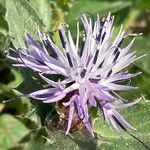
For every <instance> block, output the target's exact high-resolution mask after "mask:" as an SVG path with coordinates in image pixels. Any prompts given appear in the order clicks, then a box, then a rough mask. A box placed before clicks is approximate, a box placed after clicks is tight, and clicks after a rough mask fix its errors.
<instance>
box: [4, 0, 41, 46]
mask: <svg viewBox="0 0 150 150" xmlns="http://www.w3.org/2000/svg"><path fill="white" fill-rule="evenodd" d="M6 20H7V22H8V26H9V34H10V36H11V37H12V42H13V44H14V46H16V47H23V45H24V39H23V37H24V33H25V32H28V33H30V34H31V35H32V36H33V37H35V38H37V39H38V31H37V28H38V27H42V26H43V25H42V22H41V20H40V19H39V17H38V15H37V14H36V12H35V11H34V10H33V8H32V7H31V6H30V5H29V4H28V3H27V2H26V1H25V0H6Z"/></svg>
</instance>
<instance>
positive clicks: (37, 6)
mask: <svg viewBox="0 0 150 150" xmlns="http://www.w3.org/2000/svg"><path fill="white" fill-rule="evenodd" d="M29 3H30V4H31V6H32V7H33V9H34V10H35V11H36V12H37V15H38V16H39V18H40V19H41V20H42V21H43V24H44V25H45V26H46V28H47V29H50V25H51V22H52V18H51V17H52V10H51V3H50V0H38V1H37V0H30V1H29Z"/></svg>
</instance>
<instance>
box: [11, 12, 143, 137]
mask: <svg viewBox="0 0 150 150" xmlns="http://www.w3.org/2000/svg"><path fill="white" fill-rule="evenodd" d="M81 20H82V23H83V26H84V34H83V38H82V41H81V42H80V43H81V46H80V47H79V39H80V38H79V24H78V23H77V39H76V43H74V41H73V39H72V36H71V33H70V31H69V30H68V31H67V35H66V31H65V26H64V25H60V27H59V29H58V32H59V37H60V40H61V43H62V49H60V48H58V47H57V45H56V44H55V43H54V42H53V41H52V39H51V38H50V37H49V36H48V35H45V34H43V33H40V38H41V43H38V42H36V41H35V40H34V39H33V38H32V37H31V36H30V35H28V34H27V33H26V34H25V41H26V48H22V49H20V50H16V49H12V51H14V52H15V53H16V55H15V56H8V57H9V58H10V59H11V60H13V61H15V62H16V64H15V66H19V67H28V68H31V69H33V70H34V71H37V72H39V74H40V76H41V78H42V79H43V80H44V81H45V82H46V83H48V84H49V85H51V88H47V89H42V90H39V91H35V92H33V93H30V94H29V96H30V97H32V98H34V99H37V100H41V101H43V102H44V103H52V102H57V101H61V100H63V98H65V97H67V95H68V94H70V93H71V95H72V96H71V98H69V99H68V101H67V102H64V101H62V103H63V105H64V106H66V107H69V116H68V127H67V131H66V134H67V133H68V132H69V130H70V128H71V123H72V120H73V119H74V115H75V113H76V114H78V117H79V119H81V120H82V121H83V123H84V125H85V127H86V128H87V130H88V131H89V132H90V133H91V134H92V135H93V136H94V134H93V129H92V124H91V120H90V116H89V108H90V107H92V106H93V107H98V108H100V109H101V110H102V112H103V116H104V120H105V121H106V122H107V123H108V124H109V125H111V126H112V127H113V128H114V129H115V130H116V131H117V132H118V134H119V135H120V134H121V133H120V131H119V129H118V126H120V127H122V128H124V129H126V128H131V129H135V128H134V127H132V126H131V125H130V124H129V123H128V122H127V121H126V120H125V119H124V118H123V117H122V116H121V115H120V114H119V113H118V112H117V110H116V109H118V108H126V107H129V106H132V105H134V104H136V103H138V101H137V102H132V103H129V104H122V101H123V99H122V98H121V97H120V96H119V95H118V94H117V93H116V92H117V91H128V90H133V89H137V87H132V86H129V85H123V84H121V81H124V80H128V79H130V78H132V77H135V76H136V75H138V74H140V73H135V74H131V73H128V72H127V71H125V70H124V69H125V68H126V67H128V66H129V65H130V64H131V63H133V62H134V61H135V60H136V56H135V53H134V52H131V53H129V52H128V51H129V49H130V48H131V46H132V44H133V42H134V39H133V40H132V41H131V42H130V43H129V44H128V45H127V46H126V47H124V48H121V44H122V42H123V40H124V39H125V38H126V35H125V32H124V31H122V28H121V29H120V32H119V33H118V35H117V37H116V38H115V40H112V36H113V28H112V25H113V20H114V17H113V16H111V15H110V14H108V16H107V18H105V19H103V20H102V21H100V19H99V16H98V17H97V20H96V21H95V22H92V21H91V19H88V18H87V17H86V16H85V15H83V16H82V17H81ZM44 74H61V75H63V76H64V77H65V79H64V80H58V81H57V82H56V81H52V80H50V79H48V78H47V77H46V76H45V75H44ZM116 102H117V103H121V104H116Z"/></svg>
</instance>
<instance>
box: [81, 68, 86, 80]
mask: <svg viewBox="0 0 150 150" xmlns="http://www.w3.org/2000/svg"><path fill="white" fill-rule="evenodd" d="M86 71H87V70H86V69H83V70H82V71H81V73H80V76H81V78H84V76H85V74H86Z"/></svg>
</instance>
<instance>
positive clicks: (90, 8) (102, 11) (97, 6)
mask: <svg viewBox="0 0 150 150" xmlns="http://www.w3.org/2000/svg"><path fill="white" fill-rule="evenodd" d="M130 5H131V2H130V1H126V2H122V1H115V2H109V1H99V0H93V1H91V0H79V1H77V2H76V3H75V4H74V5H73V6H72V7H71V8H70V10H69V12H68V14H67V15H66V18H65V19H66V22H67V24H69V25H70V27H71V31H72V29H73V35H74V33H75V29H76V23H75V22H76V20H75V19H76V18H77V17H79V16H80V15H81V13H90V14H92V15H95V16H96V14H97V13H98V14H99V15H100V17H104V16H105V15H107V13H108V12H111V13H114V12H117V11H119V10H121V9H123V8H125V7H128V6H130Z"/></svg>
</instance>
